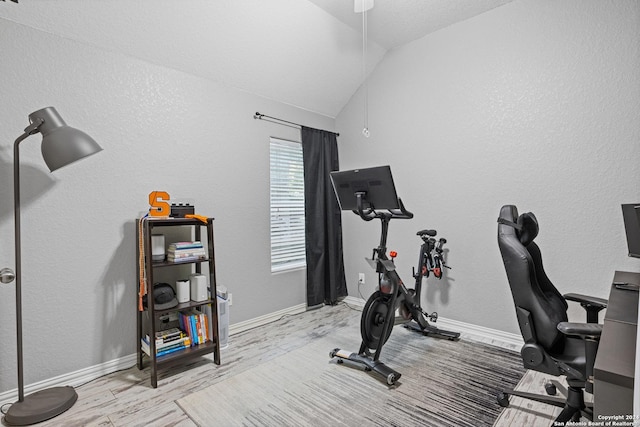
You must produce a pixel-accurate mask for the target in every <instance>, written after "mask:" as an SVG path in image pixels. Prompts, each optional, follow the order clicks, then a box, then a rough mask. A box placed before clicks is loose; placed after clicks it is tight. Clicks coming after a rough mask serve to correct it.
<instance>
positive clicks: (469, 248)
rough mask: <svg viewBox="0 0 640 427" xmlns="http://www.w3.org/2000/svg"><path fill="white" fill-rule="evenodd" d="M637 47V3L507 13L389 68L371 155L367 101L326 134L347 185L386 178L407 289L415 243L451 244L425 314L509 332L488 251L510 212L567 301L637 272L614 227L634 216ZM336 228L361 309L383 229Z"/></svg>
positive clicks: (507, 9) (528, 5) (595, 1)
mask: <svg viewBox="0 0 640 427" xmlns="http://www.w3.org/2000/svg"><path fill="white" fill-rule="evenodd" d="M639 39H640V6H639V3H638V2H637V1H635V0H617V1H615V2H609V1H606V2H604V1H600V0H588V1H585V0H562V1H557V0H519V1H515V2H513V3H509V4H507V5H505V6H502V7H500V8H497V9H494V10H492V11H490V12H487V13H485V14H483V15H480V16H477V17H475V18H472V19H469V20H467V21H465V22H462V23H459V24H456V25H453V26H451V27H448V28H446V29H443V30H441V31H438V32H436V33H434V34H431V35H429V36H426V37H424V38H422V39H420V40H417V41H415V42H413V43H410V44H408V45H405V46H403V47H401V48H399V49H396V50H394V51H391V52H389V53H388V54H387V56H386V57H385V58H384V59H383V61H382V62H381V63H380V64H379V65H378V67H377V68H376V70H375V71H374V72H373V73H372V75H371V77H370V80H369V99H370V106H369V109H370V110H369V111H370V115H369V127H370V129H371V137H370V138H369V139H365V138H364V137H363V136H362V135H361V134H360V131H361V129H362V122H363V121H362V117H363V113H362V111H363V97H362V93H361V92H359V93H357V94H356V95H355V96H354V97H353V98H352V99H351V101H350V102H349V104H348V105H347V106H346V107H345V108H344V109H343V111H342V112H341V113H340V115H339V116H338V117H337V118H336V126H337V130H338V131H339V132H340V134H341V136H340V149H341V151H340V156H341V157H340V161H341V169H351V168H359V167H367V166H376V165H384V164H389V165H391V168H392V171H393V174H394V178H395V181H396V187H397V190H398V193H399V196H400V197H401V198H402V199H403V201H404V202H405V205H406V206H407V208H408V209H409V210H412V211H413V212H414V213H415V218H414V219H413V220H411V221H400V220H398V221H395V222H392V223H391V227H390V233H389V245H388V246H389V248H390V249H393V250H397V251H398V252H399V257H398V260H397V265H398V269H399V272H400V273H401V276H402V277H404V278H405V280H406V281H407V283H412V278H411V266H412V265H415V264H414V263H415V262H416V260H417V254H418V247H419V243H420V240H419V238H418V237H416V236H415V232H416V231H418V230H421V229H424V228H435V229H437V230H438V232H439V235H440V236H443V237H446V238H447V239H448V240H449V243H448V247H449V248H450V252H449V254H448V260H449V264H450V265H451V266H452V267H453V270H451V271H449V272H448V274H447V277H446V279H443V280H442V281H440V282H438V281H431V279H430V281H429V285H428V286H427V292H426V296H425V297H424V298H423V306H425V307H426V309H427V310H428V311H433V310H436V311H438V312H439V313H440V315H442V316H444V317H447V318H452V319H456V320H459V321H463V322H468V323H472V324H478V325H482V326H486V327H489V328H495V329H499V330H504V331H507V332H513V333H517V332H518V329H517V323H516V318H515V314H514V308H513V303H512V300H511V296H510V293H509V287H508V284H507V281H506V275H505V273H504V267H503V265H502V260H501V257H500V253H499V250H498V246H497V242H496V228H497V225H496V218H497V216H498V212H499V209H500V207H501V206H502V205H504V204H516V205H517V206H518V208H519V209H520V211H521V212H526V211H532V212H534V213H535V214H536V216H537V217H538V220H539V222H540V227H541V231H540V235H539V238H538V242H539V244H540V246H541V248H542V251H543V257H544V260H545V266H546V269H547V273H548V274H549V276H550V277H551V279H552V280H553V281H554V282H555V284H556V286H558V287H559V288H560V289H561V291H562V292H583V293H588V294H593V295H596V296H600V297H607V295H608V288H609V284H610V281H611V278H612V276H613V272H614V270H616V269H618V270H630V271H638V270H640V262H639V261H638V260H636V259H629V258H627V248H626V241H625V237H624V228H623V223H622V216H621V211H620V204H621V203H634V202H638V201H640V141H639V137H640V123H639V122H638V117H640V77H639V74H638V70H639V69H640V54H639V47H638V40H639ZM343 218H344V223H343V229H344V246H345V264H346V275H347V281H348V283H349V294H350V295H357V293H358V290H357V286H356V282H357V277H358V276H357V274H358V272H366V275H367V276H366V285H365V286H364V287H363V288H362V289H361V292H362V293H363V295H364V296H365V297H367V296H368V294H369V293H371V292H372V290H373V287H374V285H375V282H376V277H375V274H374V272H373V271H371V270H370V268H369V267H368V265H367V264H366V263H365V261H364V260H363V258H364V257H365V256H371V249H372V248H373V247H374V246H376V245H377V243H378V233H379V225H378V224H374V223H365V222H364V221H362V220H360V219H358V217H356V216H355V215H353V214H350V213H345V214H343ZM574 311H575V313H576V314H580V315H581V316H582V314H581V313H580V310H579V309H578V310H574ZM572 314H573V313H572ZM581 319H583V317H580V320H581Z"/></svg>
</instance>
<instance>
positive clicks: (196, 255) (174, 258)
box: [167, 241, 207, 262]
mask: <svg viewBox="0 0 640 427" xmlns="http://www.w3.org/2000/svg"><path fill="white" fill-rule="evenodd" d="M206 256H207V254H206V253H205V251H204V247H203V246H202V242H198V241H196V242H176V243H171V244H170V245H169V250H168V254H167V260H168V261H170V262H189V261H198V260H201V259H203V258H205V257H206Z"/></svg>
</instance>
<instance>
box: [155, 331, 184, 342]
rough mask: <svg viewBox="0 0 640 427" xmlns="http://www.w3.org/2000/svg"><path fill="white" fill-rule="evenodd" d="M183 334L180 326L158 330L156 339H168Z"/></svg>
mask: <svg viewBox="0 0 640 427" xmlns="http://www.w3.org/2000/svg"><path fill="white" fill-rule="evenodd" d="M182 334H183V332H182V330H180V329H179V328H170V329H164V330H162V331H156V341H157V340H158V339H162V340H166V339H169V338H172V337H176V336H177V337H180V336H181V335H182Z"/></svg>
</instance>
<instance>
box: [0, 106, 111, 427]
mask: <svg viewBox="0 0 640 427" xmlns="http://www.w3.org/2000/svg"><path fill="white" fill-rule="evenodd" d="M29 122H30V123H31V124H30V125H29V126H27V127H26V129H25V130H24V133H23V134H22V135H20V136H19V137H18V139H16V141H15V144H14V146H13V155H14V157H13V191H14V193H13V195H14V209H15V245H16V247H15V252H16V253H15V263H16V270H15V274H14V272H13V271H11V269H9V268H3V269H2V270H0V281H1V282H3V283H9V282H11V281H13V279H14V278H15V281H16V335H17V338H18V344H17V351H18V401H17V402H15V403H13V404H12V405H11V407H10V408H9V410H8V411H7V413H6V414H5V417H4V420H5V422H6V423H7V424H9V425H29V424H35V423H39V422H41V421H44V420H47V419H49V418H53V417H55V416H57V415H59V414H61V413H63V412H64V411H66V410H67V409H69V408H71V407H72V406H73V404H74V403H75V402H76V400H77V399H78V395H77V394H76V392H75V390H74V389H73V387H71V386H65V387H52V388H48V389H44V390H40V391H37V392H35V393H32V394H30V395H28V396H25V395H24V378H23V374H22V283H21V266H20V264H21V262H20V261H21V260H20V258H21V257H20V155H19V149H18V145H19V144H20V142H22V141H23V140H24V139H26V138H27V137H29V136H30V135H34V134H36V133H42V157H43V158H44V161H45V163H46V164H47V166H48V167H49V169H50V170H51V172H53V171H55V170H56V169H59V168H61V167H63V166H66V165H68V164H69V163H73V162H75V161H76V160H80V159H82V158H84V157H87V156H90V155H92V154H95V153H97V152H98V151H100V150H102V148H101V147H100V146H99V145H98V144H97V143H96V142H95V141H94V140H93V139H92V138H91V137H90V136H89V135H87V134H86V133H84V132H82V131H79V130H77V129H74V128H72V127H69V126H67V125H66V123H65V122H64V120H62V117H60V115H59V114H58V112H57V111H56V109H55V108H53V107H47V108H43V109H42V110H38V111H35V112H33V113H31V114H29Z"/></svg>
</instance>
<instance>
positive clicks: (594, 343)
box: [497, 205, 607, 425]
mask: <svg viewBox="0 0 640 427" xmlns="http://www.w3.org/2000/svg"><path fill="white" fill-rule="evenodd" d="M498 223H499V225H498V244H499V247H500V252H501V255H502V259H503V262H504V266H505V270H506V273H507V278H508V281H509V286H510V288H511V294H512V297H513V301H514V303H515V308H516V317H517V321H518V326H519V327H520V332H521V333H522V337H523V339H524V342H525V344H524V346H523V347H522V349H521V352H520V353H521V355H522V361H523V365H524V367H525V368H526V369H530V370H533V371H537V372H541V373H546V374H549V375H554V376H565V377H566V379H567V384H568V388H567V396H566V398H561V397H558V396H552V395H553V394H555V391H556V390H555V388H556V387H555V386H554V385H553V384H550V383H548V384H547V385H545V389H546V392H547V395H543V394H534V393H528V392H522V391H518V390H507V391H503V392H501V393H499V394H498V396H497V400H498V403H499V404H500V405H501V406H503V407H507V406H509V396H518V397H522V398H525V399H529V400H533V401H537V402H541V403H545V404H548V405H553V406H556V407H559V408H563V409H562V411H561V413H560V415H558V417H557V418H556V420H555V421H556V423H554V425H564V423H566V422H567V421H571V420H572V421H578V420H580V417H584V418H586V419H587V420H590V421H591V420H593V404H592V403H590V402H586V403H585V399H584V391H587V392H588V393H593V366H594V363H595V356H596V352H597V350H598V344H599V340H600V335H601V333H602V325H599V324H598V323H597V322H598V313H599V312H600V311H601V310H602V309H604V308H606V306H607V301H606V300H604V299H602V298H595V297H590V296H587V295H581V294H574V293H570V294H565V295H562V294H560V292H558V290H557V289H556V288H555V287H554V285H553V284H552V283H551V281H550V280H549V278H548V277H547V275H546V273H545V271H544V268H543V266H542V255H541V253H540V248H539V247H538V246H537V244H536V243H535V242H534V239H535V237H536V236H537V234H538V222H537V219H536V217H535V216H534V215H533V214H531V213H525V214H522V215H520V216H518V211H517V208H516V207H515V206H512V205H506V206H503V207H502V209H501V211H500V217H499V218H498ZM567 301H575V302H578V303H580V305H581V306H582V307H583V308H584V309H585V311H586V317H587V322H586V323H572V322H569V321H568V318H567V308H568V304H567Z"/></svg>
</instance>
